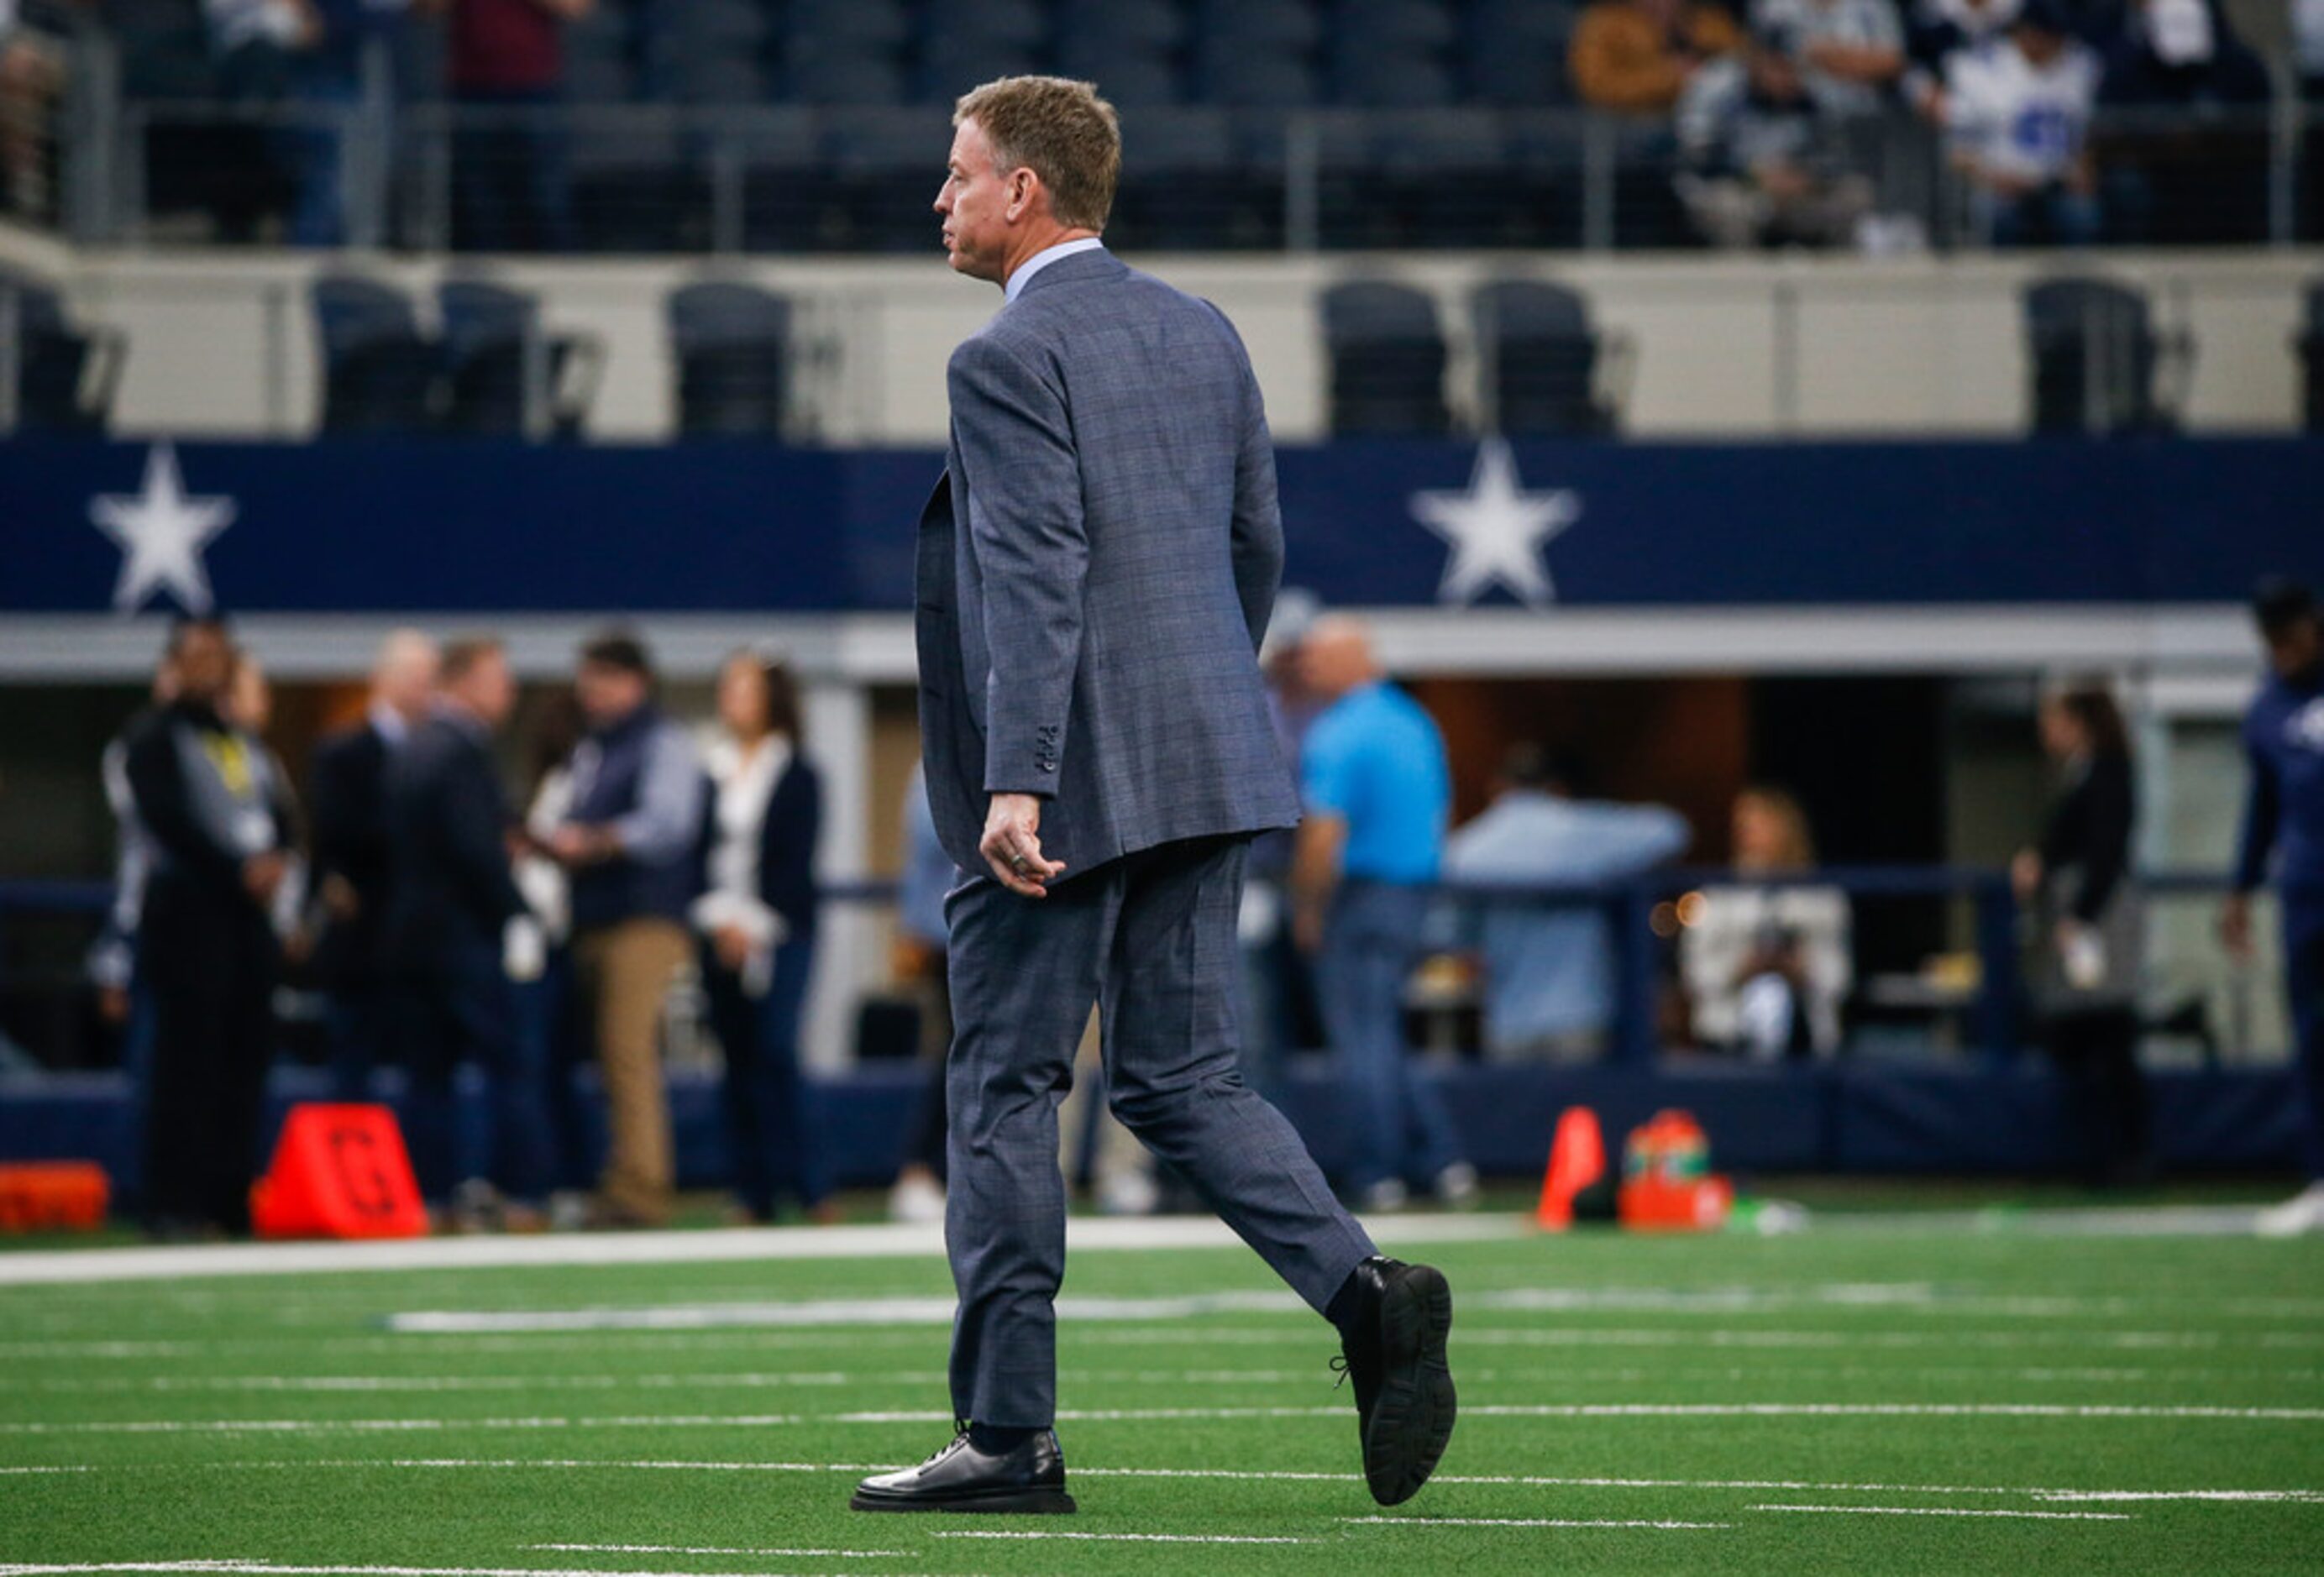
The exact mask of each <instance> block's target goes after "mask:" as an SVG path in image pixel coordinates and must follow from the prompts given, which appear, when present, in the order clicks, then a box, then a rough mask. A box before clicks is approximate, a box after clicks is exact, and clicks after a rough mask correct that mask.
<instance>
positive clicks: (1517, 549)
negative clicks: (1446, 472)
mask: <svg viewBox="0 0 2324 1577" xmlns="http://www.w3.org/2000/svg"><path fill="white" fill-rule="evenodd" d="M1412 513H1413V516H1414V518H1415V519H1416V520H1418V521H1420V523H1421V524H1423V525H1425V526H1426V527H1427V528H1428V529H1429V530H1432V531H1434V532H1435V533H1436V534H1437V535H1438V536H1440V537H1442V538H1443V539H1445V540H1446V541H1447V542H1450V543H1451V544H1452V557H1451V558H1450V559H1449V560H1448V561H1447V562H1446V563H1445V566H1444V580H1443V584H1442V585H1441V586H1438V587H1437V590H1436V599H1437V601H1439V602H1442V603H1452V604H1463V605H1465V604H1469V603H1473V602H1475V601H1476V600H1477V599H1478V598H1479V597H1480V596H1481V595H1484V594H1485V593H1486V592H1487V591H1488V590H1489V589H1490V588H1491V587H1493V586H1503V587H1506V588H1507V589H1508V592H1509V594H1510V595H1513V596H1515V597H1516V598H1517V600H1518V601H1519V602H1521V603H1524V604H1526V605H1527V606H1528V607H1536V608H1537V607H1542V606H1544V605H1545V604H1550V603H1554V602H1555V601H1556V600H1557V587H1556V586H1555V584H1554V583H1553V582H1552V581H1551V580H1550V578H1549V570H1548V569H1547V568H1546V567H1545V566H1544V565H1543V563H1542V558H1541V549H1542V548H1543V547H1544V546H1545V544H1546V543H1548V542H1549V541H1550V539H1553V538H1554V537H1556V536H1558V535H1560V534H1561V533H1563V531H1564V530H1565V529H1566V528H1567V527H1569V526H1571V525H1572V524H1573V522H1574V521H1578V520H1580V519H1581V518H1582V497H1581V494H1579V493H1575V492H1574V491H1573V490H1572V489H1571V488H1559V489H1557V490H1555V491H1554V492H1549V493H1527V492H1525V491H1524V490H1523V488H1522V487H1521V485H1520V484H1519V483H1518V480H1517V459H1516V457H1514V456H1512V455H1511V454H1510V453H1509V446H1508V439H1506V438H1487V439H1486V440H1485V441H1484V442H1483V443H1481V444H1479V445H1478V446H1477V468H1476V469H1475V470H1474V471H1473V472H1471V474H1470V476H1469V485H1468V488H1467V490H1466V491H1464V492H1455V491H1453V490H1452V489H1450V488H1425V489H1423V490H1422V491H1420V492H1418V493H1414V494H1413V495H1412Z"/></svg>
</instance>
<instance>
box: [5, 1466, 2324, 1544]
mask: <svg viewBox="0 0 2324 1577" xmlns="http://www.w3.org/2000/svg"><path fill="white" fill-rule="evenodd" d="M194 1465H195V1466H196V1467H198V1469H199V1471H205V1472H306V1471H320V1470H327V1469H354V1470H358V1471H383V1470H395V1471H449V1472H486V1471H520V1472H522V1471H549V1472H574V1471H577V1472H701V1473H881V1472H889V1471H893V1470H894V1469H896V1468H897V1467H899V1466H901V1465H904V1464H900V1463H897V1462H704V1461H685V1460H673V1459H657V1458H630V1459H623V1458H572V1457H322V1458H317V1457H300V1458H286V1459H281V1460H277V1461H253V1462H201V1463H198V1464H194ZM186 1467H187V1464H185V1463H180V1462H109V1463H106V1464H104V1465H103V1466H97V1465H92V1464H89V1463H59V1464H54V1465H48V1466H42V1467H21V1468H7V1469H0V1472H16V1473H100V1472H101V1473H147V1472H177V1471H185V1469H186ZM1073 1472H1074V1476H1075V1477H1077V1478H1084V1479H1198V1480H1234V1481H1239V1482H1242V1481H1248V1482H1261V1483H1320V1484H1358V1483H1360V1482H1362V1480H1363V1475H1362V1474H1360V1473H1353V1472H1323V1471H1301V1470H1296V1469H1287V1468H1277V1469H1266V1468H1119V1467H1116V1468H1108V1467H1086V1466H1084V1467H1076V1468H1074V1470H1073ZM1428 1481H1429V1482H1430V1483H1432V1484H1439V1485H1444V1484H1463V1485H1470V1486H1476V1487H1484V1488H1492V1489H1618V1490H1634V1489H1738V1490H1753V1491H1758V1492H1762V1493H1765V1492H1768V1491H1775V1490H1782V1491H1786V1492H1791V1493H1799V1494H1811V1495H1931V1496H1976V1497H1980V1498H1984V1499H2033V1500H2041V1501H2054V1502H2058V1503H2061V1504H2066V1503H2074V1502H2080V1501H2090V1502H2099V1503H2103V1502H2109V1501H2124V1502H2137V1501H2190V1502H2206V1501H2209V1502H2218V1503H2223V1504H2282V1505H2299V1506H2315V1505H2324V1489H2060V1488H2056V1487H2045V1486H2042V1485H2033V1484H1896V1483H1858V1482H1852V1481H1848V1480H1840V1481H1831V1480H1816V1479H1650V1478H1629V1477H1609V1476H1600V1475H1550V1474H1535V1473H1436V1474H1434V1475H1432V1476H1431V1477H1430V1479H1429V1480H1428ZM1384 1520H1388V1521H1396V1520H1398V1519H1397V1518H1392V1517H1391V1518H1386V1519H1384ZM539 1547H542V1548H547V1547H550V1546H546V1545H544V1546H539ZM642 1547H643V1546H641V1548H642Z"/></svg>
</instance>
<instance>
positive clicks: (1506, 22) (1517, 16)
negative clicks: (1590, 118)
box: [1467, 0, 1580, 108]
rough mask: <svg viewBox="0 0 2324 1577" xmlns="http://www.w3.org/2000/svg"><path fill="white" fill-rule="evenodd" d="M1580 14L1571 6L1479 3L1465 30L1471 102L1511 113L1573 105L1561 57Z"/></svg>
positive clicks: (1546, 0)
mask: <svg viewBox="0 0 2324 1577" xmlns="http://www.w3.org/2000/svg"><path fill="white" fill-rule="evenodd" d="M1579 12H1580V7H1579V6H1577V5H1572V4H1570V3H1569V0H1477V4H1476V5H1474V6H1472V7H1471V10H1470V13H1469V26H1468V49H1467V58H1468V71H1467V77H1468V85H1469V92H1470V94H1471V97H1475V98H1478V99H1480V100H1482V101H1484V102H1485V103H1488V104H1499V105H1506V106H1509V107H1511V108H1528V107H1534V106H1554V105H1566V104H1572V102H1573V84H1572V78H1571V77H1570V76H1569V75H1568V74H1567V70H1566V64H1565V56H1566V49H1567V46H1568V44H1569V42H1570V41H1571V40H1572V36H1573V24H1574V22H1575V20H1576V18H1577V16H1578V14H1579Z"/></svg>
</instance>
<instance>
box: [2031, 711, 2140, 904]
mask: <svg viewBox="0 0 2324 1577" xmlns="http://www.w3.org/2000/svg"><path fill="white" fill-rule="evenodd" d="M2135 810H2136V798H2135V793H2134V791H2133V788H2132V785H2131V780H2130V758H2129V757H2128V756H2126V755H2122V754H2119V753H2112V752H2099V753H2098V754H2094V755H2092V756H2091V757H2090V760H2089V767H2088V768H2087V769H2086V770H2084V771H2083V772H2082V773H2081V774H2080V776H2079V777H2077V778H2076V779H2074V781H2073V782H2072V783H2071V784H2070V785H2069V786H2068V788H2067V789H2066V791H2065V793H2064V794H2063V795H2062V796H2061V797H2060V798H2059V799H2058V802H2057V803H2056V804H2055V805H2053V806H2052V807H2051V808H2050V819H2049V823H2048V825H2045V826H2044V827H2043V829H2042V863H2043V867H2044V868H2045V869H2047V870H2050V871H2059V872H2063V871H2071V872H2073V883H2072V896H2071V898H2070V899H2069V901H2068V903H2067V910H2068V912H2069V913H2070V915H2071V916H2072V918H2075V919H2077V920H2080V921H2081V922H2082V923H2083V924H2085V925H2089V924H2093V923H2095V922H2096V921H2097V919H2098V917H2099V916H2100V915H2102V914H2104V913H2105V912H2106V907H2107V899H2110V898H2112V897H2113V896H2114V890H2115V888H2116V886H2117V885H2118V884H2119V883H2120V882H2121V881H2122V877H2123V872H2124V871H2126V870H2128V869H2129V866H2130V828H2131V821H2132V817H2133V816H2134V814H2135Z"/></svg>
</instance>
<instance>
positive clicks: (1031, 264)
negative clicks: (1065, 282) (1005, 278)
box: [1001, 235, 1105, 307]
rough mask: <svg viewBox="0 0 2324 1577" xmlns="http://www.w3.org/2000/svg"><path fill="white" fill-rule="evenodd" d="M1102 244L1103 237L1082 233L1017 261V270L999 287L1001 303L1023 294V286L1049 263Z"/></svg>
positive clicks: (1006, 303)
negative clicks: (1071, 239)
mask: <svg viewBox="0 0 2324 1577" xmlns="http://www.w3.org/2000/svg"><path fill="white" fill-rule="evenodd" d="M1104 245H1105V241H1104V239H1103V237H1102V236H1097V235H1084V236H1083V237H1081V239H1079V240H1078V241H1060V242H1058V243H1057V244H1056V245H1055V246H1044V247H1043V248H1041V250H1040V251H1038V252H1037V253H1035V254H1033V255H1032V256H1030V257H1028V258H1027V259H1026V260H1025V261H1024V262H1022V263H1019V264H1018V265H1017V272H1015V273H1012V274H1010V276H1009V282H1008V283H1007V284H1006V285H1003V286H1002V287H1001V305H1002V306H1004V307H1005V306H1007V305H1008V304H1009V303H1010V302H1011V301H1014V300H1016V299H1017V298H1018V297H1019V296H1021V295H1023V294H1024V293H1025V287H1026V286H1027V285H1028V284H1030V283H1032V282H1033V276H1034V275H1035V274H1037V273H1039V272H1041V271H1042V270H1043V269H1045V268H1047V267H1048V266H1049V265H1050V264H1051V263H1056V262H1060V261H1062V260H1063V259H1065V258H1068V257H1073V256H1076V255H1078V254H1081V253H1084V252H1095V251H1097V250H1099V249H1100V248H1102V247H1103V246H1104Z"/></svg>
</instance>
